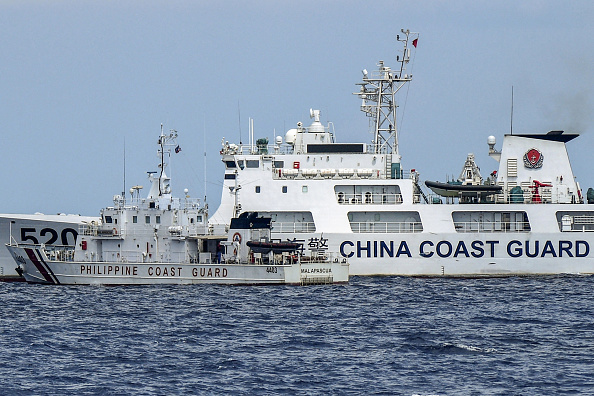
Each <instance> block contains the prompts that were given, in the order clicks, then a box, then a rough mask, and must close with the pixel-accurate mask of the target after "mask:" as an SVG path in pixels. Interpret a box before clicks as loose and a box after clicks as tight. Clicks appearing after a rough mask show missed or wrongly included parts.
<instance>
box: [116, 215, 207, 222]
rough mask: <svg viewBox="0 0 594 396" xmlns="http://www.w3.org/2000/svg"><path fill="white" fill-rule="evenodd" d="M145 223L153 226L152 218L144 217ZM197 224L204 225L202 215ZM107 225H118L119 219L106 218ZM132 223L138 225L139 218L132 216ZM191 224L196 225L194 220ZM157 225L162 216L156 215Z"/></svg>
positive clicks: (197, 219)
mask: <svg viewBox="0 0 594 396" xmlns="http://www.w3.org/2000/svg"><path fill="white" fill-rule="evenodd" d="M144 222H145V224H151V216H144ZM196 222H197V223H202V215H198V216H196ZM105 223H107V224H112V223H113V224H118V219H117V218H113V217H112V216H105ZM132 223H133V224H137V223H138V216H136V215H134V216H132ZM190 223H191V224H193V223H194V218H193V217H192V218H190ZM155 224H161V216H160V215H156V216H155Z"/></svg>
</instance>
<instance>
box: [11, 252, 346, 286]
mask: <svg viewBox="0 0 594 396" xmlns="http://www.w3.org/2000/svg"><path fill="white" fill-rule="evenodd" d="M8 249H9V251H10V253H11V254H12V256H13V257H14V260H15V261H16V262H17V263H19V265H20V268H21V270H22V273H23V277H24V278H25V280H26V281H27V282H29V283H41V284H56V285H57V284H61V285H94V284H99V285H143V284H221V285H280V284H287V285H309V284H330V283H344V282H348V277H349V272H348V268H349V267H348V264H346V263H339V262H308V263H303V262H301V263H295V264H290V265H263V264H224V263H221V264H210V263H209V264H188V263H129V262H126V263H123V262H88V261H85V262H73V261H70V262H68V261H55V260H51V259H48V257H47V256H46V254H45V253H44V251H43V249H42V248H40V247H33V246H32V247H24V246H19V247H17V246H8Z"/></svg>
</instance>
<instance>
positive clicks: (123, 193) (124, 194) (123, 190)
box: [122, 136, 126, 205]
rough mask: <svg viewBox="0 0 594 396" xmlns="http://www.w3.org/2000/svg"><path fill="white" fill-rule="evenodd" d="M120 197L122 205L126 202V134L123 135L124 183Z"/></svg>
mask: <svg viewBox="0 0 594 396" xmlns="http://www.w3.org/2000/svg"><path fill="white" fill-rule="evenodd" d="M122 187H123V188H122V197H123V198H124V205H125V204H126V136H124V185H123V186H122Z"/></svg>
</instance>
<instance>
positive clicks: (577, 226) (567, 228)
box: [559, 215, 594, 232]
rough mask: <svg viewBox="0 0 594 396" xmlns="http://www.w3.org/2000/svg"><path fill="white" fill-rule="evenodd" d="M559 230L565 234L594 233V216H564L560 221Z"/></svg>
mask: <svg viewBox="0 0 594 396" xmlns="http://www.w3.org/2000/svg"><path fill="white" fill-rule="evenodd" d="M559 229H560V230H561V231H563V232H593V231H594V216H589V215H573V216H569V215H566V216H563V218H562V219H561V221H559Z"/></svg>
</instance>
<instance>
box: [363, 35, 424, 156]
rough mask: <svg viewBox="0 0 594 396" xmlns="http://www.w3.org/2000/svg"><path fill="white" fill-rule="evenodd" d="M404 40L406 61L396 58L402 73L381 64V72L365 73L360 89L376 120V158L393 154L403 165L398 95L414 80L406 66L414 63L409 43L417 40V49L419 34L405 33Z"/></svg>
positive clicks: (366, 111) (374, 126)
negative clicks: (398, 119)
mask: <svg viewBox="0 0 594 396" xmlns="http://www.w3.org/2000/svg"><path fill="white" fill-rule="evenodd" d="M401 32H402V33H403V34H404V37H402V38H401V36H400V35H397V36H396V40H397V41H399V42H401V43H402V45H403V51H402V57H400V56H396V61H397V62H399V63H400V65H399V70H392V69H391V68H390V67H388V66H386V65H384V61H379V63H378V65H377V66H378V70H376V71H374V72H372V73H370V74H368V73H367V70H365V69H364V70H363V82H361V83H358V84H357V85H360V86H361V90H360V91H359V92H355V93H354V95H358V96H359V97H360V98H361V99H362V103H361V111H363V112H364V113H365V114H366V115H367V116H368V117H370V118H371V119H372V124H373V128H374V137H373V142H372V143H373V153H374V154H393V155H395V156H396V157H397V161H398V162H400V154H399V152H398V135H397V128H396V108H397V107H398V105H397V103H396V93H397V92H398V91H399V90H400V88H402V87H403V86H404V84H406V83H407V82H409V81H411V80H412V74H406V65H407V64H408V62H409V61H410V48H409V45H408V43H409V39H411V38H413V37H414V40H413V42H412V44H413V45H414V46H415V47H416V41H415V40H416V39H417V38H418V36H419V34H418V33H412V32H410V30H404V29H402V30H401Z"/></svg>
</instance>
